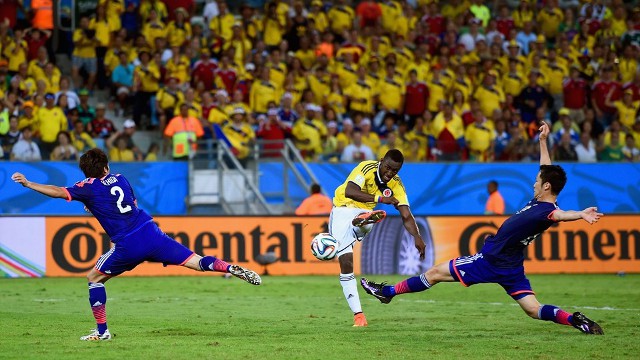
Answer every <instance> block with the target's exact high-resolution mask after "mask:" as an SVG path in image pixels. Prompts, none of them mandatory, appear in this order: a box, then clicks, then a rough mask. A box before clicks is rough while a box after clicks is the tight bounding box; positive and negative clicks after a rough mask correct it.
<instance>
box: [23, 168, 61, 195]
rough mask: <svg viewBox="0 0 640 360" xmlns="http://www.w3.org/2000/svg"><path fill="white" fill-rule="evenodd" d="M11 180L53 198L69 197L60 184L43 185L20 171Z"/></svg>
mask: <svg viewBox="0 0 640 360" xmlns="http://www.w3.org/2000/svg"><path fill="white" fill-rule="evenodd" d="M11 180H13V181H15V182H17V183H18V184H20V185H22V186H24V187H26V188H29V189H31V190H35V191H37V192H39V193H41V194H44V195H47V196H49V197H52V198H61V199H67V198H68V195H67V192H66V191H65V190H64V189H63V188H61V187H59V186H53V185H43V184H38V183H34V182H31V181H29V180H27V178H26V177H25V176H24V175H22V174H21V173H18V172H17V173H14V174H13V175H11Z"/></svg>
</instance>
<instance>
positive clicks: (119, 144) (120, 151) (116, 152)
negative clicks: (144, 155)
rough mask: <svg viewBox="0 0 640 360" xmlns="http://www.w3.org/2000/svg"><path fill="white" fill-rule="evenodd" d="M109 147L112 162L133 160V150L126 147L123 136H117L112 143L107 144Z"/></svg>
mask: <svg viewBox="0 0 640 360" xmlns="http://www.w3.org/2000/svg"><path fill="white" fill-rule="evenodd" d="M107 147H108V148H109V159H110V160H111V161H112V162H118V161H123V162H124V161H135V160H136V159H135V155H134V153H133V151H132V150H131V149H129V148H127V138H126V137H125V136H118V137H117V138H116V139H115V141H114V143H113V144H112V145H107Z"/></svg>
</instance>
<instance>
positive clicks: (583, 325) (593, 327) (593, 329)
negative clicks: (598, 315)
mask: <svg viewBox="0 0 640 360" xmlns="http://www.w3.org/2000/svg"><path fill="white" fill-rule="evenodd" d="M571 325H573V327H574V328H576V329H578V330H580V331H582V332H583V333H585V334H591V335H604V331H603V330H602V328H601V327H600V325H598V324H597V323H596V322H595V321H593V320H591V319H589V318H588V317H586V316H584V314H583V313H581V312H574V313H573V316H572V317H571Z"/></svg>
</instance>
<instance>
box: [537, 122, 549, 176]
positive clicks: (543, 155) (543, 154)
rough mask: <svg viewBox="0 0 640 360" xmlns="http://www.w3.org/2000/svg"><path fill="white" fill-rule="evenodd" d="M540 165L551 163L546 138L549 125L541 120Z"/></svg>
mask: <svg viewBox="0 0 640 360" xmlns="http://www.w3.org/2000/svg"><path fill="white" fill-rule="evenodd" d="M539 131H540V165H551V157H550V156H549V149H548V148H547V138H548V137H549V132H550V130H549V125H548V124H547V123H546V122H544V121H543V122H542V125H541V126H540V129H539Z"/></svg>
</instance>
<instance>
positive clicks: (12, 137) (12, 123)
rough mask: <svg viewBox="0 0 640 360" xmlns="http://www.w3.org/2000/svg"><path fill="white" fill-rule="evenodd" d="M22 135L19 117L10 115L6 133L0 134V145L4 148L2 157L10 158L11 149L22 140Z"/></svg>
mask: <svg viewBox="0 0 640 360" xmlns="http://www.w3.org/2000/svg"><path fill="white" fill-rule="evenodd" d="M21 136H22V132H21V131H20V129H19V127H18V118H17V117H16V116H10V117H9V128H8V130H7V132H6V134H0V146H1V148H2V152H3V155H2V156H1V157H0V158H3V159H5V160H8V159H9V154H11V150H12V148H13V145H15V143H17V142H18V140H20V137H21Z"/></svg>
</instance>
